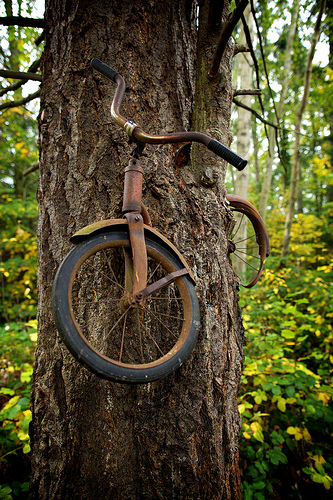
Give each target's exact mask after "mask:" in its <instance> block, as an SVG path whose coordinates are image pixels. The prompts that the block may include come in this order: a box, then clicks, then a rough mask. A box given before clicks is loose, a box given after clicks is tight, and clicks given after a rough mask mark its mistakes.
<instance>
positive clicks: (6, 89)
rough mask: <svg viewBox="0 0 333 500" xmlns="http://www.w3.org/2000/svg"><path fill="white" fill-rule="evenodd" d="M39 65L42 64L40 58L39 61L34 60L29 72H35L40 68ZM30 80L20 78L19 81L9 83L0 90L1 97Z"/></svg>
mask: <svg viewBox="0 0 333 500" xmlns="http://www.w3.org/2000/svg"><path fill="white" fill-rule="evenodd" d="M39 65H40V59H37V61H35V62H33V63H32V65H31V66H30V67H29V69H28V72H31V73H35V72H36V71H37V69H38V68H39ZM28 81H29V80H18V81H17V82H15V83H12V84H11V85H8V87H6V88H4V89H2V90H0V97H2V96H3V95H4V94H7V92H11V91H13V90H17V89H19V88H20V87H22V85H24V84H25V83H27V82H28Z"/></svg>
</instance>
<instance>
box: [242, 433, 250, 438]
mask: <svg viewBox="0 0 333 500" xmlns="http://www.w3.org/2000/svg"><path fill="white" fill-rule="evenodd" d="M243 436H244V437H245V439H251V435H250V434H249V433H248V432H243Z"/></svg>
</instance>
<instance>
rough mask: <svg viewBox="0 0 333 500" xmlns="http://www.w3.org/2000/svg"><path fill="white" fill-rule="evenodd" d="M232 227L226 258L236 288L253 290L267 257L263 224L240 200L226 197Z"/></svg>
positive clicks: (249, 205)
mask: <svg viewBox="0 0 333 500" xmlns="http://www.w3.org/2000/svg"><path fill="white" fill-rule="evenodd" d="M227 200H228V201H229V203H230V208H231V210H232V212H233V213H234V216H235V219H236V224H235V226H234V227H233V229H232V232H231V234H230V235H229V238H228V254H229V258H230V261H231V265H232V268H233V270H234V272H235V274H236V276H237V279H238V281H239V284H240V285H242V286H244V287H245V288H251V287H253V286H254V285H255V284H256V283H257V282H258V280H259V279H260V276H261V274H262V270H263V267H264V263H265V259H266V257H268V255H269V239H268V234H267V230H266V227H265V223H264V221H263V220H262V218H261V217H260V214H259V212H258V211H257V210H256V208H255V207H254V206H253V205H252V204H251V203H250V202H248V201H247V200H244V199H243V198H241V197H240V196H236V195H227Z"/></svg>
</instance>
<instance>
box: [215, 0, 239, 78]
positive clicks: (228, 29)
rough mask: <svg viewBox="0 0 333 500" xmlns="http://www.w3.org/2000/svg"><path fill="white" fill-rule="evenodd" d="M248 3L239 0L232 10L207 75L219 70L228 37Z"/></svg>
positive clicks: (216, 72)
mask: <svg viewBox="0 0 333 500" xmlns="http://www.w3.org/2000/svg"><path fill="white" fill-rule="evenodd" d="M248 3H249V0H241V1H240V2H239V4H238V5H237V7H236V8H235V9H234V10H233V11H232V14H231V16H230V18H229V19H228V21H227V22H226V23H225V25H224V28H223V30H222V32H221V34H220V37H219V39H218V42H217V47H216V50H215V54H214V56H213V62H212V66H211V68H210V70H209V71H208V75H209V76H210V77H211V78H214V76H216V75H217V74H218V72H219V68H220V62H221V59H222V56H223V53H224V51H225V48H226V46H227V43H228V41H229V38H230V37H231V35H232V32H233V31H234V29H235V27H236V24H237V23H238V21H239V19H240V17H241V15H242V13H243V11H244V9H245V7H246V6H247V4H248Z"/></svg>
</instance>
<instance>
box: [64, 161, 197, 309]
mask: <svg viewBox="0 0 333 500" xmlns="http://www.w3.org/2000/svg"><path fill="white" fill-rule="evenodd" d="M142 184H143V169H142V167H141V164H140V161H139V160H138V159H137V158H131V159H130V160H129V164H128V166H127V167H126V168H125V179H124V197H123V207H122V212H123V214H124V217H125V219H126V221H127V222H125V221H124V220H123V219H112V220H104V221H100V222H98V223H95V224H91V225H89V226H86V227H84V228H82V229H80V230H79V231H77V232H76V233H75V234H74V235H73V236H72V237H71V239H70V241H71V242H72V243H74V244H78V243H80V242H81V241H83V240H85V239H88V238H90V236H91V235H92V234H95V233H100V232H102V231H104V230H105V229H108V228H109V229H110V230H111V229H114V226H117V225H119V226H123V225H124V224H125V225H127V227H128V232H129V238H130V243H131V248H130V249H128V250H124V252H125V289H126V291H127V299H126V300H125V301H124V302H123V306H122V307H123V308H124V309H125V308H126V307H128V305H129V304H135V303H136V302H142V301H144V300H145V299H146V298H147V297H148V296H149V295H150V294H152V293H154V292H156V291H157V290H159V289H160V288H163V287H164V286H166V285H168V284H169V283H170V282H171V281H173V280H174V279H176V278H177V277H180V276H183V275H185V274H188V275H189V276H190V277H191V279H192V280H193V282H194V277H193V275H192V272H191V270H190V268H189V266H188V264H187V263H186V261H185V259H184V257H183V256H182V255H181V253H180V252H179V251H178V250H177V248H176V247H174V246H173V245H171V246H172V250H173V251H174V253H175V254H176V255H177V256H178V258H179V259H180V260H181V262H182V263H183V264H184V268H183V269H181V270H179V271H175V272H173V273H170V274H169V275H168V276H166V277H164V278H163V279H161V280H158V281H156V282H155V283H154V284H153V285H150V286H148V287H147V250H146V244H145V233H147V231H149V232H151V233H153V235H154V237H155V239H158V240H163V241H164V242H168V244H169V245H170V242H169V241H168V240H167V239H166V238H164V237H163V236H162V235H161V234H160V233H159V232H158V231H156V230H154V229H153V228H152V227H151V222H150V218H149V215H148V211H147V209H146V207H145V206H144V204H143V202H142V199H141V197H142Z"/></svg>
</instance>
